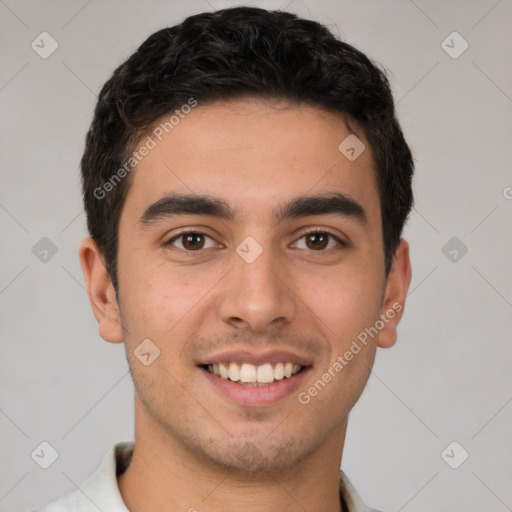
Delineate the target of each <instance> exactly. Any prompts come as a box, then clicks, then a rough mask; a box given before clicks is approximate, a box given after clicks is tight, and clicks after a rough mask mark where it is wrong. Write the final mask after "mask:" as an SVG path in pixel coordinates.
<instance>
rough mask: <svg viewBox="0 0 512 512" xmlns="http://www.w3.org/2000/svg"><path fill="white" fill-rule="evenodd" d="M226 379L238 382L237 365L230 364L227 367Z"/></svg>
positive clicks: (238, 371) (238, 369)
mask: <svg viewBox="0 0 512 512" xmlns="http://www.w3.org/2000/svg"><path fill="white" fill-rule="evenodd" d="M228 377H229V380H232V381H235V382H236V381H238V380H240V368H239V367H238V365H237V364H236V363H231V364H230V365H229V371H228Z"/></svg>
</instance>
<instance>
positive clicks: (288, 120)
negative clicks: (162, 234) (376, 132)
mask: <svg viewBox="0 0 512 512" xmlns="http://www.w3.org/2000/svg"><path fill="white" fill-rule="evenodd" d="M171 115H172V114H171ZM169 118H170V115H169V116H165V117H164V118H163V119H162V120H160V121H159V122H158V123H155V125H154V130H153V132H152V133H150V135H149V137H150V138H151V141H152V142H151V143H149V144H148V142H149V139H147V138H143V139H142V140H141V141H140V143H139V146H138V148H137V149H136V151H137V150H139V149H140V148H141V147H142V146H143V145H147V146H152V148H151V149H150V150H149V151H148V152H147V154H146V156H144V157H143V158H142V159H141V161H140V162H139V163H138V164H137V165H136V167H135V168H134V170H133V171H132V173H133V176H132V183H131V185H130V189H129V191H128V196H127V199H126V203H125V206H126V205H127V204H129V206H130V208H129V215H130V217H132V214H133V216H134V215H135V214H136V213H137V214H138V215H139V216H141V215H142V214H143V212H144V211H145V209H147V207H148V206H149V205H150V204H152V203H154V202H156V201H158V200H159V199H161V198H163V197H165V196H166V195H169V194H172V193H176V192H178V193H182V194H188V193H193V194H200V195H205V194H207V195H209V196H211V197H217V198H220V199H224V200H225V201H226V202H229V203H230V204H232V205H233V207H234V208H233V209H234V211H236V215H237V219H238V220H244V219H245V220H251V219H255V218H256V217H257V218H260V217H261V216H263V215H265V212H266V211H267V210H268V211H269V212H270V211H271V209H270V208H266V207H269V206H271V205H278V204H279V203H281V202H282V200H283V198H289V197H296V196H299V195H303V194H305V193H308V194H309V195H312V194H316V193H323V192H333V191H339V192H341V193H343V194H345V195H347V196H349V197H352V198H354V199H357V201H358V202H359V203H361V202H362V203H364V204H365V210H367V213H368V214H369V216H370V217H371V216H372V215H377V216H378V215H379V211H378V210H379V202H378V191H377V185H376V179H375V170H374V162H373V156H372V152H371V148H370V147H369V144H368V143H367V141H366V139H365V137H364V134H363V133H362V132H361V131H360V130H358V131H357V139H355V140H354V139H353V137H354V134H351V132H350V131H349V129H348V128H347V124H346V120H345V118H344V117H343V116H342V115H341V114H337V113H333V112H328V111H325V110H323V109H320V108H316V107H312V106H290V105H285V104H277V105H269V104H268V103H266V102H263V101H261V100H232V101H229V102H218V103H213V104H207V105H201V104H200V103H198V105H197V106H196V107H195V108H193V109H190V111H189V112H188V113H187V114H183V113H182V114H181V116H179V117H178V116H175V118H174V119H173V124H171V123H167V124H165V123H166V121H168V120H169ZM351 125H352V123H351ZM352 127H354V126H353V125H352ZM349 136H350V137H352V138H351V139H347V137H349ZM345 140H349V141H350V142H351V145H352V146H354V144H353V142H354V141H355V142H356V144H359V146H357V147H356V148H355V149H356V150H357V151H358V152H359V151H360V150H361V148H364V150H363V151H362V152H361V153H360V154H359V156H357V158H355V159H353V158H347V153H346V152H345V153H344V152H343V151H342V150H343V149H344V148H345V146H346V144H345V145H344V141H345ZM340 144H341V149H342V150H341V151H340ZM348 156H351V153H348ZM124 210H125V208H123V215H124ZM272 211H274V210H272Z"/></svg>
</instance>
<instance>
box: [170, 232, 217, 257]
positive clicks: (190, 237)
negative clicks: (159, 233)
mask: <svg viewBox="0 0 512 512" xmlns="http://www.w3.org/2000/svg"><path fill="white" fill-rule="evenodd" d="M205 239H209V240H211V241H212V242H213V238H211V237H210V236H208V235H206V234H205V233H201V232H199V231H183V232H181V233H179V234H178V235H176V236H173V237H172V238H171V239H170V240H169V241H167V242H166V243H165V245H173V246H175V244H174V242H175V241H179V242H180V245H181V247H179V246H178V249H182V250H184V251H188V252H197V251H199V250H201V249H209V248H210V247H214V246H215V243H213V244H212V245H210V246H209V247H206V246H205Z"/></svg>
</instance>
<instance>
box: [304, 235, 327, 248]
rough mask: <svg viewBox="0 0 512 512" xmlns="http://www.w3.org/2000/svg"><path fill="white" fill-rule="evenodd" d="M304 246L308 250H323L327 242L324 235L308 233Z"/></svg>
mask: <svg viewBox="0 0 512 512" xmlns="http://www.w3.org/2000/svg"><path fill="white" fill-rule="evenodd" d="M306 240H307V242H306V245H307V246H308V248H309V249H313V250H316V249H325V248H326V247H327V244H328V241H329V235H327V234H326V233H310V234H307V235H306Z"/></svg>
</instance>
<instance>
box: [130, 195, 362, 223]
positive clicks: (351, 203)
mask: <svg viewBox="0 0 512 512" xmlns="http://www.w3.org/2000/svg"><path fill="white" fill-rule="evenodd" d="M236 214H237V209H236V208H234V207H233V206H231V205H230V204H229V203H227V202H226V201H224V200H223V199H219V198H216V197H211V196H208V195H197V194H177V193H176V194H170V195H167V196H165V197H163V198H162V199H160V200H158V201H157V202H156V203H153V204H152V205H151V206H149V207H148V208H147V209H146V210H145V212H144V213H143V214H142V216H141V218H140V220H139V222H140V223H141V224H142V225H143V226H149V224H151V223H153V222H155V221H157V220H160V219H165V218H168V217H172V216H174V215H209V216H212V217H218V218H220V219H225V220H231V221H232V220H234V219H235V217H236ZM328 214H336V215H340V216H342V217H345V218H352V219H355V220H357V221H359V222H361V223H363V224H365V223H366V222H367V216H366V213H365V211H364V208H363V207H362V206H361V205H360V204H359V203H358V202H357V201H355V200H354V199H352V198H351V197H349V196H347V195H345V194H342V193H340V192H336V193H330V194H319V195H308V196H299V197H294V198H292V199H290V200H289V201H287V202H286V203H284V204H283V205H281V206H280V207H279V208H278V209H277V210H276V211H275V212H274V215H273V217H274V220H275V222H276V224H277V223H279V222H283V221H284V220H287V219H296V218H300V217H308V216H312V215H328Z"/></svg>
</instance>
